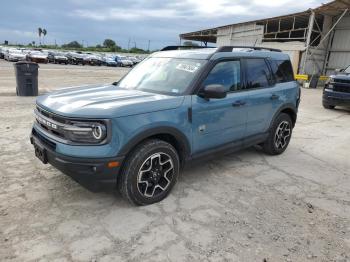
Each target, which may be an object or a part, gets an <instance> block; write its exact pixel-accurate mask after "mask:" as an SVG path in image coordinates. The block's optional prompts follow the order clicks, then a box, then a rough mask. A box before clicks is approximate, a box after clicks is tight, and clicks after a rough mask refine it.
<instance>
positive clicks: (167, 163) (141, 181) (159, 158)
mask: <svg viewBox="0 0 350 262" xmlns="http://www.w3.org/2000/svg"><path fill="white" fill-rule="evenodd" d="M173 177H174V163H173V160H172V158H171V157H170V156H169V155H168V154H165V153H162V152H159V153H155V154H153V155H151V156H150V157H148V158H147V159H146V160H145V161H144V162H143V164H142V165H141V167H140V169H139V173H138V175H137V188H138V190H139V193H140V194H141V195H143V196H145V197H149V198H151V197H157V196H159V195H160V194H161V193H163V192H164V191H165V190H166V189H167V188H168V187H169V185H170V184H171V181H172V180H173Z"/></svg>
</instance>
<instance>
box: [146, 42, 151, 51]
mask: <svg viewBox="0 0 350 262" xmlns="http://www.w3.org/2000/svg"><path fill="white" fill-rule="evenodd" d="M150 46H151V40H148V47H147V50H148V52H149V49H150Z"/></svg>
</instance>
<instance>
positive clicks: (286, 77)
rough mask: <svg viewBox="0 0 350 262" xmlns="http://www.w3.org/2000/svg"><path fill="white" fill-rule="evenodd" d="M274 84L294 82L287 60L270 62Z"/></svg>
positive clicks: (290, 65) (291, 69) (290, 66)
mask: <svg viewBox="0 0 350 262" xmlns="http://www.w3.org/2000/svg"><path fill="white" fill-rule="evenodd" d="M269 62H270V64H271V69H272V72H273V74H274V76H275V79H276V83H285V82H290V81H294V75H293V68H292V64H291V63H290V61H289V60H270V61H269Z"/></svg>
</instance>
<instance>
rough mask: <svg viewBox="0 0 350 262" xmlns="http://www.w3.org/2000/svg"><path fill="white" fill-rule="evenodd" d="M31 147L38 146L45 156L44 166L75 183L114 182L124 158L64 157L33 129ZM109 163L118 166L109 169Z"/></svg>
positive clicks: (51, 143) (53, 143)
mask: <svg viewBox="0 0 350 262" xmlns="http://www.w3.org/2000/svg"><path fill="white" fill-rule="evenodd" d="M30 142H31V144H33V145H37V146H38V145H39V146H40V148H42V149H43V151H44V154H45V160H44V161H43V159H41V160H42V161H43V163H44V164H46V163H49V164H51V165H52V166H54V167H55V168H57V169H58V170H60V171H61V172H62V173H64V174H66V175H68V176H70V177H72V178H73V179H75V180H77V181H82V180H83V181H114V182H115V181H116V178H117V176H118V173H119V170H120V166H121V163H122V162H123V160H124V157H113V158H78V157H71V156H66V155H63V154H60V153H57V152H56V151H55V142H53V141H50V140H49V139H47V138H46V137H44V136H43V135H41V134H40V133H38V132H37V131H36V130H35V129H34V128H33V129H32V133H31V136H30ZM110 162H118V163H120V165H119V166H115V167H109V166H108V164H109V163H110Z"/></svg>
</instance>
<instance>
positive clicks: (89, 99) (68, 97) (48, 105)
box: [36, 85, 184, 118]
mask: <svg viewBox="0 0 350 262" xmlns="http://www.w3.org/2000/svg"><path fill="white" fill-rule="evenodd" d="M183 100H184V97H183V96H168V95H161V94H155V93H148V92H143V91H139V90H128V89H122V88H119V87H117V86H114V85H104V86H101V85H89V86H81V87H73V88H65V89H60V90H58V91H55V92H52V93H48V94H46V95H43V96H40V97H38V98H37V101H36V102H37V105H38V106H40V107H42V108H43V109H46V110H48V111H50V112H52V113H55V114H58V115H63V116H67V117H79V118H115V117H122V116H129V115H135V114H144V113H149V112H154V111H161V110H168V109H174V108H177V107H179V106H180V105H181V104H182V102H183Z"/></svg>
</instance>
